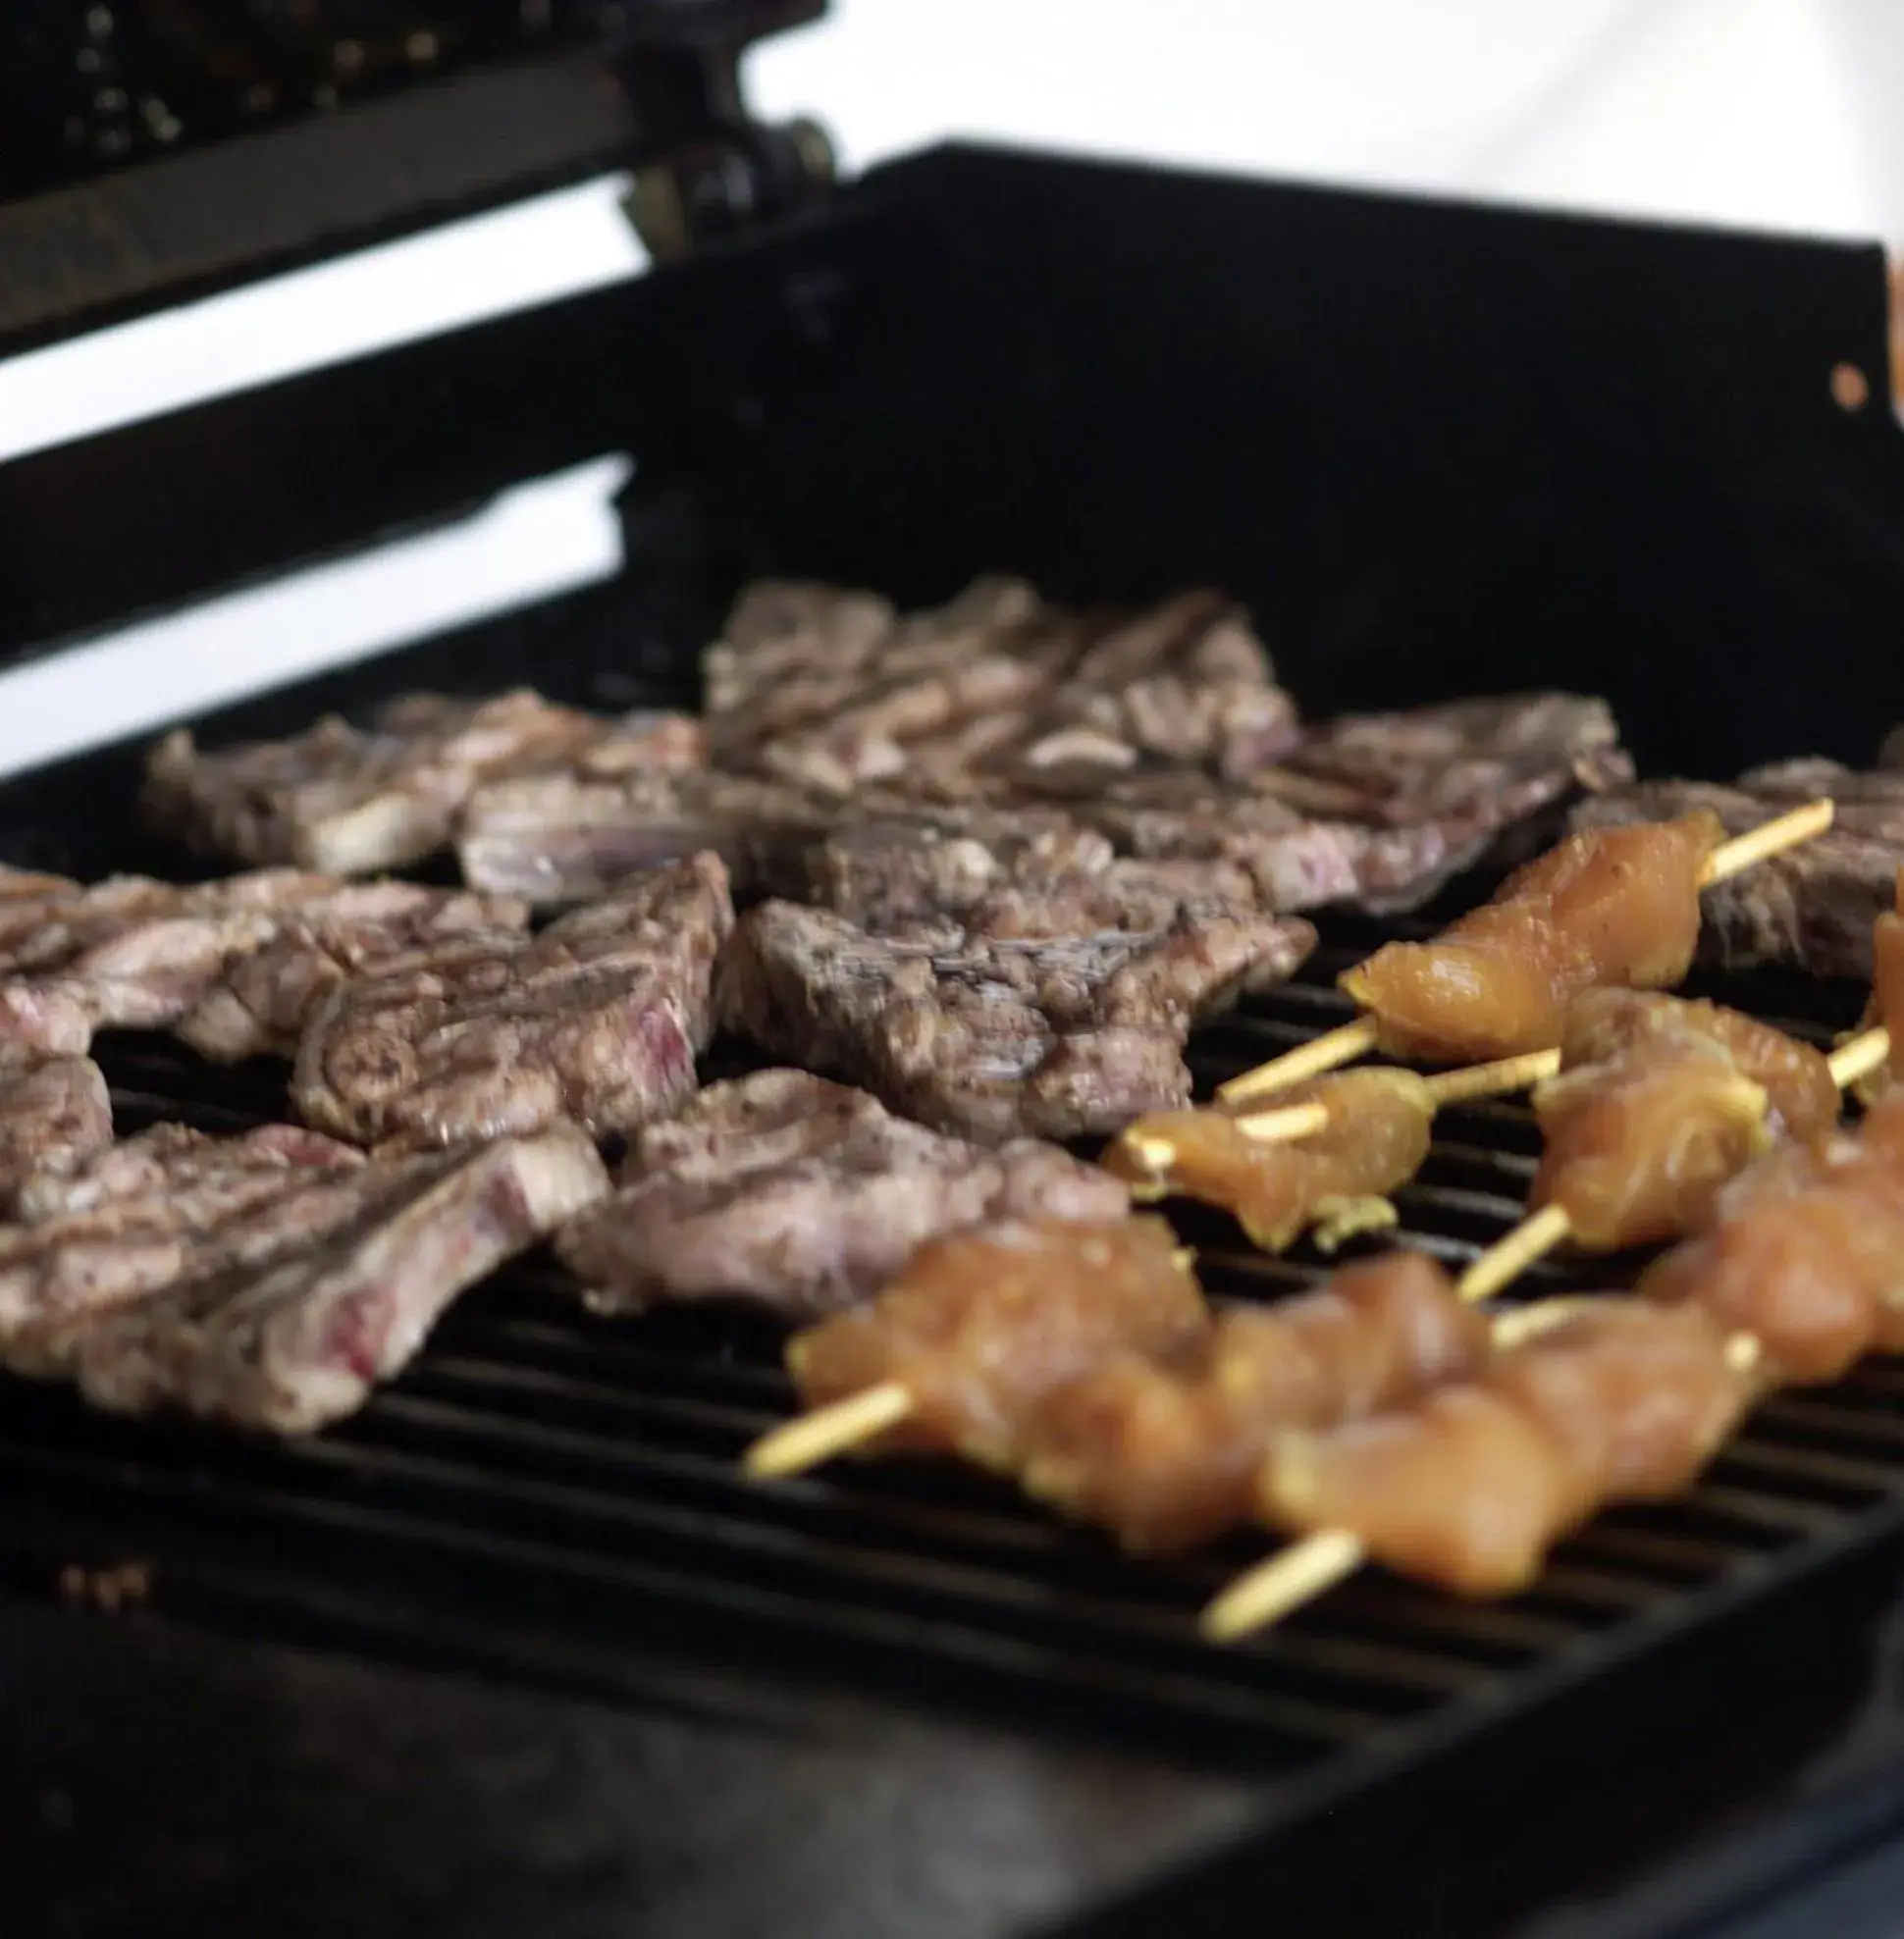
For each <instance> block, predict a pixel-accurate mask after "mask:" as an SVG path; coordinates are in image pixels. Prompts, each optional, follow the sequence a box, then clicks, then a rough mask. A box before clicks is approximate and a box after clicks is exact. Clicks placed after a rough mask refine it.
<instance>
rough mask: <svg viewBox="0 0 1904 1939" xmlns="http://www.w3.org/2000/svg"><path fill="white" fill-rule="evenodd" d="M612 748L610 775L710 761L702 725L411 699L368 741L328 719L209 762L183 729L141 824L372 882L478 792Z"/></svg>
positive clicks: (243, 858) (156, 762) (429, 840)
mask: <svg viewBox="0 0 1904 1939" xmlns="http://www.w3.org/2000/svg"><path fill="white" fill-rule="evenodd" d="M604 744H607V746H608V748H609V749H610V750H611V752H609V753H608V757H607V758H608V760H609V762H610V767H611V771H614V770H615V769H617V767H618V766H626V765H627V764H628V763H629V762H631V761H633V760H638V759H640V758H642V757H644V756H646V757H649V758H653V759H655V760H658V761H664V762H679V761H681V760H699V759H700V757H701V753H702V749H701V744H700V739H699V734H698V730H697V729H696V726H695V723H694V722H692V721H690V720H687V719H685V718H683V717H680V716H674V717H672V718H670V719H666V720H658V719H657V717H656V716H654V715H652V714H642V715H638V716H635V717H633V718H632V719H631V720H630V721H628V722H626V723H616V722H613V721H608V720H604V719H600V718H598V717H597V716H595V715H593V714H588V713H581V712H578V711H577V710H576V709H575V708H573V707H555V706H552V705H551V704H550V703H549V702H547V701H545V700H544V699H542V697H541V696H540V695H538V694H535V693H531V692H530V691H529V690H527V689H526V688H523V689H518V690H517V691H515V692H513V693H507V694H500V695H498V696H496V697H495V698H494V699H492V700H486V701H464V700H454V699H450V698H448V697H446V696H444V695H439V694H412V695H409V696H407V697H406V698H404V699H402V700H398V701H395V702H393V703H392V704H391V705H390V706H389V707H385V708H384V710H383V712H382V713H381V714H380V715H379V716H378V720H377V725H376V726H375V727H374V728H373V729H371V730H369V731H367V732H366V731H361V730H359V729H357V728H355V727H352V726H350V725H349V724H348V722H346V721H344V720H341V719H339V718H338V717H337V716H336V715H334V714H333V715H327V716H326V717H325V718H324V719H322V720H320V721H319V722H318V723H317V725H316V726H314V727H312V728H311V729H310V730H309V731H308V732H306V733H304V734H301V735H299V736H297V737H296V738H295V739H292V740H289V741H260V742H255V743H253V744H251V745H248V746H243V747H237V748H227V749H220V750H218V751H215V752H212V753H206V752H203V751H201V750H200V749H199V748H198V746H197V745H196V743H195V742H194V741H193V739H192V736H191V734H190V732H189V730H187V729H184V728H181V729H180V730H179V731H178V732H176V733H173V734H169V735H168V736H167V737H166V738H165V739H164V740H163V741H161V742H160V743H159V745H158V746H157V747H156V748H155V749H154V750H153V751H152V755H151V757H150V759H149V760H148V761H147V764H146V794H145V803H146V812H147V813H148V814H149V815H150V817H151V818H152V819H153V820H154V821H155V822H157V823H158V824H159V825H161V826H162V827H165V828H167V829H169V830H171V831H172V832H174V833H176V834H179V835H181V836H182V837H184V838H185V840H186V841H188V842H189V843H191V844H192V845H193V846H194V847H197V848H200V849H203V850H205V851H207V852H208V853H210V854H214V855H220V856H225V857H229V858H231V859H232V860H234V861H238V862H245V863H253V864H261V863H294V864H296V865H298V866H300V867H304V868H313V869H321V870H323V871H325V872H326V873H329V874H335V875H365V874H372V873H374V872H375V871H377V870H378V869H382V868H397V867H401V866H403V865H406V864H409V863H412V862H417V861H420V860H421V859H422V858H423V857H424V856H426V855H429V854H431V853H432V852H433V851H434V850H436V849H439V848H441V847H442V846H443V845H444V843H445V842H446V841H447V840H448V839H449V837H450V827H451V825H452V823H453V821H454V819H455V815H456V811H457V810H458V809H459V808H460V807H461V806H462V803H463V801H464V800H465V799H466V798H467V796H468V794H469V792H470V790H471V789H472V788H474V787H475V786H476V785H477V784H478V783H479V782H481V781H485V780H490V779H494V778H496V777H498V776H501V775H504V774H510V773H525V772H533V771H535V770H537V769H541V768H550V767H562V766H568V765H571V764H576V763H579V762H581V761H582V760H584V759H585V758H586V756H587V754H588V753H589V751H590V750H591V749H592V748H595V747H598V746H601V745H604Z"/></svg>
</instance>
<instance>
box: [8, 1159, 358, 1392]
mask: <svg viewBox="0 0 1904 1939" xmlns="http://www.w3.org/2000/svg"><path fill="white" fill-rule="evenodd" d="M363 1163H364V1160H363V1155H362V1153H361V1152H356V1151H352V1150H351V1149H349V1147H348V1146H345V1145H341V1144H338V1143H336V1142H334V1141H333V1140H332V1139H330V1138H324V1137H319V1136H318V1135H317V1134H316V1133H315V1132H313V1131H306V1130H301V1129H299V1128H298V1127H294V1126H290V1125H267V1126H264V1127H260V1128H259V1129H257V1130H254V1131H248V1132H246V1133H245V1134H244V1135H243V1136H241V1137H236V1138H215V1137H211V1136H208V1135H207V1134H205V1133H204V1132H202V1131H194V1130H191V1129H189V1128H188V1127H185V1126H184V1125H161V1126H158V1127H155V1128H153V1129H152V1130H149V1131H145V1132H141V1133H140V1134H139V1135H138V1136H137V1137H134V1138H129V1139H127V1140H126V1141H125V1143H123V1144H116V1145H111V1146H108V1147H106V1148H104V1149H102V1150H100V1151H97V1152H95V1153H93V1154H92V1156H91V1157H89V1158H87V1159H86V1160H84V1161H83V1162H81V1163H80V1164H79V1165H78V1166H76V1167H74V1168H72V1169H70V1170H58V1169H56V1170H41V1171H38V1172H35V1173H34V1174H32V1175H31V1176H30V1177H29V1178H28V1179H26V1182H25V1183H24V1184H23V1185H22V1186H21V1190H20V1206H19V1212H20V1216H21V1218H22V1220H23V1221H25V1223H24V1224H22V1225H20V1226H16V1227H10V1228H6V1229H4V1230H0V1358H3V1359H4V1360H5V1362H6V1364H7V1365H9V1366H10V1367H12V1368H13V1369H14V1370H15V1371H16V1372H20V1373H27V1374H35V1375H45V1374H50V1373H57V1372H59V1371H62V1370H63V1369H64V1368H65V1367H66V1366H67V1365H68V1364H69V1363H70V1360H71V1357H72V1353H73V1350H74V1346H75V1343H76V1341H77V1340H78V1338H79V1336H81V1335H82V1334H83V1333H84V1331H85V1329H86V1328H88V1327H89V1326H91V1325H93V1324H95V1323H96V1322H97V1321H98V1320H99V1319H100V1318H101V1317H102V1316H104V1315H107V1314H109V1313H113V1312H116V1311H118V1310H120V1309H121V1308H123V1307H126V1306H129V1305H132V1304H133V1303H135V1302H137V1301H139V1300H141V1299H145V1298H149V1297H150V1296H151V1295H152V1294H154V1293H155V1292H157V1291H158V1290H159V1289H161V1288H162V1287H164V1286H167V1285H170V1284H173V1283H174V1282H175V1281H177V1280H178V1279H180V1278H181V1277H182V1276H184V1275H185V1274H187V1273H190V1272H192V1271H195V1270H210V1269H212V1268H214V1267H221V1266H224V1265H227V1264H230V1263H233V1262H235V1261H240V1260H249V1261H253V1262H255V1261H258V1260H263V1259H269V1258H275V1257H277V1256H278V1255H279V1254H281V1253H283V1252H286V1251H295V1250H299V1249H301V1248H303V1247H306V1246H308V1245H310V1244H311V1243H313V1242H314V1241H315V1240H316V1239H317V1238H319V1237H320V1236H322V1234H323V1233H325V1232H328V1231H329V1230H330V1229H331V1228H332V1227H334V1226H335V1225H337V1224H338V1222H339V1221H340V1220H342V1219H344V1218H345V1217H347V1216H348V1215H349V1213H350V1211H351V1208H352V1206H353V1205H354V1204H355V1203H356V1202H357V1199H356V1196H353V1194H358V1187H357V1184H356V1179H357V1176H358V1174H359V1172H360V1171H361V1169H362V1166H363ZM358 1195H360V1194H358Z"/></svg>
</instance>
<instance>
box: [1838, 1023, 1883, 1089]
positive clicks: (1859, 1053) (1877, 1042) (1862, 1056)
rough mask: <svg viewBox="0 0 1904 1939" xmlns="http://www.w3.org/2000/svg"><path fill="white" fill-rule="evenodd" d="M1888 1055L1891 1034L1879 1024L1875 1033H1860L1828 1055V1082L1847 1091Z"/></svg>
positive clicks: (1880, 1063) (1872, 1031) (1864, 1031)
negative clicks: (1829, 1074)
mask: <svg viewBox="0 0 1904 1939" xmlns="http://www.w3.org/2000/svg"><path fill="white" fill-rule="evenodd" d="M1890 1054H1891V1033H1890V1032H1889V1031H1888V1030H1887V1029H1885V1028H1884V1026H1883V1025H1882V1024H1881V1023H1880V1024H1878V1027H1877V1028H1876V1029H1872V1030H1860V1031H1859V1032H1858V1034H1857V1035H1856V1036H1855V1037H1847V1038H1846V1039H1845V1040H1844V1042H1843V1043H1841V1044H1839V1045H1838V1047H1837V1049H1836V1050H1834V1051H1833V1052H1832V1053H1831V1056H1830V1060H1829V1061H1830V1065H1831V1081H1832V1082H1833V1083H1834V1084H1836V1085H1837V1087H1838V1088H1839V1090H1849V1089H1850V1087H1851V1086H1852V1085H1853V1084H1855V1083H1857V1082H1859V1081H1860V1079H1862V1078H1865V1077H1868V1076H1870V1075H1871V1074H1872V1073H1873V1072H1874V1071H1876V1070H1878V1068H1879V1067H1880V1066H1881V1065H1883V1064H1884V1063H1885V1062H1886V1061H1887V1060H1888V1058H1889V1057H1890Z"/></svg>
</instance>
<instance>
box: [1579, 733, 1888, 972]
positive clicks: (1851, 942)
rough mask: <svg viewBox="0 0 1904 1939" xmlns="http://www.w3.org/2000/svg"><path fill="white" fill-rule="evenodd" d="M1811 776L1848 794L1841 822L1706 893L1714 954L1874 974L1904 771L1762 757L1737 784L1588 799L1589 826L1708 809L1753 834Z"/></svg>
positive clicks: (1637, 789)
mask: <svg viewBox="0 0 1904 1939" xmlns="http://www.w3.org/2000/svg"><path fill="white" fill-rule="evenodd" d="M1801 784H1802V785H1807V786H1811V787H1813V788H1815V789H1816V790H1817V791H1818V792H1819V793H1820V794H1825V795H1829V796H1830V797H1831V799H1832V801H1833V802H1834V803H1835V804H1836V812H1835V813H1834V815H1833V817H1832V821H1831V825H1830V827H1828V828H1827V829H1826V830H1825V833H1824V834H1822V835H1818V836H1815V837H1814V838H1813V839H1812V840H1810V841H1808V842H1801V843H1800V844H1799V845H1798V846H1797V847H1796V848H1790V849H1785V850H1783V851H1782V852H1781V853H1779V854H1777V855H1774V856H1771V857H1769V858H1768V859H1767V860H1766V861H1764V862H1761V863H1758V864H1756V865H1754V866H1752V867H1751V868H1748V869H1745V870H1744V871H1743V872H1741V873H1740V874H1737V875H1733V876H1731V877H1729V878H1728V879H1727V880H1725V881H1723V882H1716V883H1714V884H1713V886H1712V887H1711V888H1709V889H1708V890H1707V891H1706V894H1705V908H1706V924H1705V928H1704V930H1703V932H1702V934H1701V937H1700V956H1701V958H1702V960H1704V961H1706V962H1710V963H1714V964H1716V965H1719V967H1721V968H1724V969H1751V968H1753V967H1755V966H1757V965H1760V964H1768V963H1781V964H1793V965H1796V966H1797V968H1799V969H1805V970H1809V971H1810V972H1811V973H1812V974H1813V975H1815V976H1851V977H1856V978H1857V979H1858V980H1859V981H1861V982H1862V981H1867V980H1869V978H1870V976H1871V966H1872V957H1871V936H1872V924H1873V923H1874V922H1875V921H1876V920H1877V918H1878V916H1879V915H1881V914H1882V913H1883V912H1884V911H1885V910H1887V909H1889V908H1890V907H1891V905H1892V897H1893V884H1894V882H1895V880H1896V876H1897V869H1898V864H1899V862H1900V861H1904V773H1893V772H1890V771H1888V770H1885V769H1881V768H1880V769H1878V770H1876V771H1873V772H1862V771H1860V770H1857V769H1854V768H1847V767H1840V766H1838V764H1837V763H1836V762H1835V761H1822V760H1803V761H1783V762H1780V763H1778V764H1777V765H1776V766H1773V767H1762V768H1755V769H1754V770H1752V771H1751V772H1750V773H1748V774H1744V775H1741V776H1740V778H1739V780H1738V782H1737V783H1736V784H1735V785H1733V786H1731V787H1719V786H1717V785H1715V784H1713V783H1711V782H1705V781H1642V782H1640V783H1638V784H1637V785H1636V786H1633V787H1630V788H1621V789H1619V790H1617V791H1616V792H1614V793H1612V794H1608V795H1603V796H1601V797H1599V798H1598V799H1596V800H1592V801H1585V802H1582V803H1581V804H1580V805H1579V807H1578V808H1576V809H1575V810H1574V811H1573V825H1574V826H1575V827H1580V828H1588V827H1593V828H1601V827H1619V826H1625V825H1628V824H1630V823H1633V822H1637V821H1658V820H1663V819H1666V818H1667V817H1668V816H1673V815H1685V814H1690V813H1693V812H1698V811H1707V812H1712V813H1714V814H1717V815H1718V816H1719V821H1720V822H1721V824H1722V825H1723V826H1724V829H1725V832H1726V834H1727V835H1728V836H1729V835H1742V834H1745V833H1747V832H1748V831H1749V830H1751V829H1753V828H1756V827H1757V826H1758V825H1759V824H1760V823H1761V822H1763V821H1766V820H1769V819H1770V818H1771V817H1772V815H1775V814H1782V813H1783V812H1785V811H1786V810H1787V809H1789V808H1792V807H1794V806H1796V805H1797V804H1798V803H1799V802H1801V801H1807V800H1812V799H1815V797H1814V796H1810V795H1802V794H1800V793H1799V792H1798V789H1799V787H1800V786H1801Z"/></svg>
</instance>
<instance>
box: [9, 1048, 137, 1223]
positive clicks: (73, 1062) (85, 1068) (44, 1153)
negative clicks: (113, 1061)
mask: <svg viewBox="0 0 1904 1939" xmlns="http://www.w3.org/2000/svg"><path fill="white" fill-rule="evenodd" d="M112 1134H113V1110H112V1099H111V1097H110V1096H109V1095H108V1094H107V1091H106V1079H105V1076H104V1075H103V1074H102V1073H101V1072H100V1069H99V1067H98V1065H96V1064H95V1063H94V1062H93V1061H92V1059H91V1058H89V1057H76V1056H72V1055H66V1054H60V1053H55V1052H42V1051H37V1050H31V1049H28V1048H26V1047H25V1046H24V1045H18V1044H9V1043H7V1042H5V1041H4V1040H0V1214H5V1213H7V1212H9V1211H11V1210H12V1208H13V1207H14V1204H15V1200H16V1197H17V1194H18V1193H19V1191H20V1188H21V1186H22V1184H23V1182H25V1181H26V1179H31V1178H33V1177H35V1176H36V1175H38V1174H41V1173H48V1174H61V1173H64V1172H66V1171H67V1170H69V1169H70V1168H71V1167H73V1166H75V1165H78V1164H79V1162H80V1161H81V1160H83V1159H84V1158H85V1156H86V1154H87V1153H88V1152H92V1151H96V1150H97V1149H98V1148H99V1147H100V1146H101V1145H108V1144H110V1143H111V1142H112Z"/></svg>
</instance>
